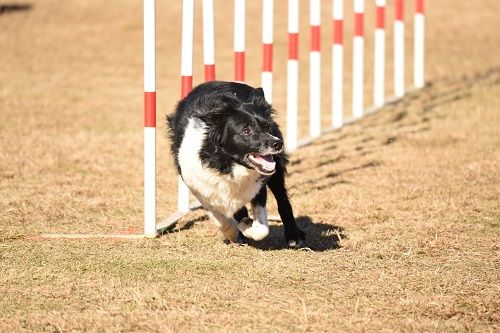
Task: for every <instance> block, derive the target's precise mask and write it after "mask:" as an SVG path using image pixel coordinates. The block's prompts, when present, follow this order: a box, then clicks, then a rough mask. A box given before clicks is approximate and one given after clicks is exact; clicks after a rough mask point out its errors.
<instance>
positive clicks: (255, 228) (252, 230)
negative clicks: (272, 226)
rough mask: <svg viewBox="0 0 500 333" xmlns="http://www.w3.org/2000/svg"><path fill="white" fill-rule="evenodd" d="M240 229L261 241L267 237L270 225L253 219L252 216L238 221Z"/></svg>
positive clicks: (246, 234)
mask: <svg viewBox="0 0 500 333" xmlns="http://www.w3.org/2000/svg"><path fill="white" fill-rule="evenodd" d="M238 229H240V231H241V233H242V234H243V235H244V236H245V237H248V238H251V239H253V240H256V241H260V240H262V239H264V238H266V237H267V235H268V234H269V227H268V226H267V225H264V224H260V223H258V222H256V221H253V220H252V219H251V218H248V217H246V218H244V219H242V220H241V221H240V223H238Z"/></svg>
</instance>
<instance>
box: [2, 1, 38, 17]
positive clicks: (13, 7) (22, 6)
mask: <svg viewBox="0 0 500 333" xmlns="http://www.w3.org/2000/svg"><path fill="white" fill-rule="evenodd" d="M32 8H33V5H32V4H29V3H6V4H1V3H0V15H1V14H7V13H13V12H20V11H27V10H30V9H32Z"/></svg>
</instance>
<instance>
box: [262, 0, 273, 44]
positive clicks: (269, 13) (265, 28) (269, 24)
mask: <svg viewBox="0 0 500 333" xmlns="http://www.w3.org/2000/svg"><path fill="white" fill-rule="evenodd" d="M273 12H274V0H262V43H263V44H272V43H273V15H274V13H273Z"/></svg>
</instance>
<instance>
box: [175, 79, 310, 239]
mask: <svg viewBox="0 0 500 333" xmlns="http://www.w3.org/2000/svg"><path fill="white" fill-rule="evenodd" d="M272 115H273V109H272V107H271V105H269V104H268V103H267V102H266V100H265V98H264V92H263V90H262V89H261V88H257V89H254V88H252V87H250V86H247V85H245V84H240V83H234V82H222V81H212V82H208V83H204V84H201V85H199V86H197V87H196V88H195V89H193V90H192V91H191V93H190V94H189V95H188V96H187V97H186V98H184V99H183V100H181V101H180V102H179V104H178V105H177V108H176V111H175V113H174V114H173V115H171V116H168V117H167V119H168V125H169V127H170V135H171V139H172V147H171V148H172V153H173V154H174V158H175V164H176V166H177V171H178V172H179V174H180V175H181V176H182V179H183V180H184V182H185V183H186V185H187V186H188V187H189V189H190V190H191V192H192V193H193V194H194V196H196V198H197V199H198V200H199V201H200V202H201V204H202V205H203V207H204V208H205V209H206V210H207V211H208V215H209V217H210V219H211V220H212V221H213V222H214V223H215V225H216V226H217V227H218V228H219V229H220V230H221V231H222V233H223V234H224V236H225V237H226V238H227V239H228V240H230V241H232V242H241V241H244V239H245V237H248V238H251V239H254V240H257V241H258V240H261V239H263V238H265V237H266V236H267V235H268V233H269V225H268V221H267V210H266V200H267V192H266V184H267V186H268V187H269V189H270V190H271V192H272V193H273V194H274V197H275V198H276V201H277V204H278V211H279V214H280V217H281V220H282V221H283V224H284V227H285V238H286V241H287V243H288V245H289V246H290V247H301V246H303V245H304V243H305V234H304V232H303V231H302V230H300V229H299V228H298V227H297V225H296V223H295V218H294V216H293V211H292V206H291V205H290V201H289V199H288V195H287V192H286V189H285V175H286V165H287V163H288V157H287V155H286V153H285V152H284V150H283V136H282V134H281V132H280V130H279V128H278V125H277V124H276V123H275V122H274V120H273V119H272ZM248 202H250V203H251V207H252V216H253V220H251V219H250V218H249V217H248V210H247V208H246V207H245V205H246V204H247V203H248Z"/></svg>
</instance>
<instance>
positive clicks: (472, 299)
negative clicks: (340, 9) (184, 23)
mask: <svg viewBox="0 0 500 333" xmlns="http://www.w3.org/2000/svg"><path fill="white" fill-rule="evenodd" d="M411 2H412V1H407V7H408V8H407V13H408V14H409V13H411V12H412V11H411ZM231 3H232V2H229V1H224V2H223V1H221V0H219V1H216V6H217V29H216V34H217V37H218V40H217V73H218V77H219V78H220V79H227V80H229V79H231V76H232V74H231V73H232V54H231V47H232V38H231V35H230V34H231V31H232V28H231V27H232V25H231V24H232V23H231V22H232V21H231V20H232V15H231V14H232V6H231V5H230V4H231ZM329 3H330V2H328V4H326V2H325V7H326V8H324V10H323V12H324V17H323V19H324V22H329V21H328V15H329V13H330V7H329ZM32 5H33V6H32V7H31V9H28V10H19V11H4V12H3V13H2V14H0V45H1V47H0V115H1V119H2V121H1V122H0V226H1V229H0V271H1V272H2V274H1V275H0V331H163V332H165V331H167V332H168V331H171V332H177V331H190V332H191V331H234V330H236V329H238V330H240V331H272V332H277V331H282V332H288V331H310V332H313V331H314V332H316V331H318V332H319V331H492V332H493V331H498V330H500V313H499V310H498V309H499V308H500V302H499V297H498V295H499V291H500V290H499V289H500V271H499V267H500V260H499V258H500V256H499V254H500V245H499V244H500V242H499V239H500V237H499V221H500V206H499V195H500V186H499V179H500V166H499V162H500V151H499V149H498V147H499V146H500V135H499V130H498V128H499V125H500V112H499V111H500V110H499V105H500V60H499V58H498V54H499V52H500V49H499V45H500V33H498V29H497V26H498V12H499V11H500V3H499V2H498V1H493V0H490V1H487V0H482V1H474V2H472V1H460V2H459V1H452V0H442V1H436V2H429V3H428V6H427V7H428V8H427V9H428V15H427V20H428V24H427V28H428V30H427V32H428V35H427V36H428V38H427V46H428V48H427V59H428V61H427V78H428V81H429V85H428V86H427V87H426V88H425V89H424V90H422V91H420V92H417V93H412V94H409V95H408V96H407V97H406V98H405V99H404V100H402V101H400V102H399V103H396V104H393V105H390V106H387V107H386V108H384V109H383V110H382V111H380V112H379V113H376V114H374V115H370V116H368V117H366V118H365V119H363V120H362V121H360V122H358V123H356V124H354V125H350V126H346V127H344V128H343V129H342V130H341V131H337V132H334V133H331V134H328V135H326V136H324V137H322V138H320V139H319V140H317V141H316V142H314V143H313V144H311V145H309V146H307V147H304V148H303V149H301V150H299V151H298V152H297V153H296V154H294V155H293V156H292V163H291V166H290V177H289V180H288V186H289V191H290V194H291V197H292V203H293V205H294V209H295V212H296V215H297V216H298V220H299V223H300V225H301V226H302V227H303V228H304V229H305V230H306V231H307V233H308V241H309V246H310V248H311V250H301V251H292V250H287V249H284V248H283V246H284V241H283V236H282V232H283V231H282V227H281V225H279V224H277V223H273V224H272V229H271V235H270V237H268V238H267V239H266V240H264V241H263V242H260V243H255V244H251V245H250V246H245V247H238V246H231V245H230V246H228V245H225V244H224V243H223V242H221V236H220V234H217V232H216V230H215V228H214V227H213V226H212V225H211V224H210V223H209V222H207V221H205V217H204V215H203V213H202V212H196V213H193V214H190V215H189V216H188V217H187V218H185V219H184V220H183V221H182V222H181V223H180V224H179V225H178V226H177V227H176V229H175V230H174V232H172V233H169V234H167V235H164V236H163V237H161V238H158V239H155V240H135V241H113V240H76V241H69V240H41V239H38V238H36V237H33V236H36V235H38V234H39V233H41V232H69V231H78V232H86V233H91V232H112V231H117V232H123V231H126V230H129V229H132V230H140V228H141V225H142V177H143V176H142V175H143V174H142V119H143V118H142V8H141V2H140V1H132V0H122V1H106V2H105V1H98V0H87V1H57V0H38V1H36V2H33V3H32ZM179 5H180V1H175V2H174V1H158V19H159V22H158V57H159V58H158V110H159V112H158V113H159V114H158V122H159V124H160V126H159V135H158V137H159V140H158V144H159V147H158V167H159V170H158V179H159V186H158V205H159V208H158V209H159V214H158V215H159V216H160V217H161V216H165V215H167V214H168V213H169V212H171V211H172V210H173V209H174V207H175V201H176V197H175V188H176V178H175V177H174V175H175V171H174V169H173V168H172V165H171V160H170V157H169V154H168V142H167V140H166V139H165V140H163V139H162V138H163V137H165V126H164V124H163V119H164V115H165V114H166V113H169V112H170V110H172V108H173V106H174V104H175V102H176V100H177V99H178V97H179V80H178V75H179V54H180V52H179V45H180V33H179V30H180V21H179V15H180V7H179ZM224 6H228V7H227V8H224ZM248 7H249V17H251V18H253V17H258V16H259V15H260V14H259V13H260V10H261V9H260V2H258V1H248ZM302 9H303V13H304V15H302V18H303V20H302V22H301V24H302V27H303V28H306V25H307V10H308V9H307V3H306V2H305V1H304V2H302ZM276 10H277V13H278V14H277V15H278V16H277V28H276V31H275V32H276V39H277V41H276V51H275V54H276V61H275V69H276V72H275V79H276V81H275V82H276V83H275V93H276V95H275V107H276V109H277V110H278V112H279V114H283V110H285V105H284V99H285V98H284V93H285V91H284V82H285V79H286V73H285V63H284V59H285V56H286V43H285V40H286V39H285V38H286V34H285V30H284V29H285V27H286V24H285V22H286V19H285V13H286V5H285V2H284V1H283V2H281V1H276ZM367 11H368V12H373V4H372V3H371V2H370V4H369V5H367ZM196 15H197V16H196V19H197V22H199V20H200V8H197V13H196ZM408 16H410V15H408ZM370 17H371V15H367V19H368V21H367V25H366V26H367V32H368V35H367V54H366V64H367V65H366V68H367V70H366V77H367V79H366V81H367V82H366V93H367V105H369V104H370V103H371V98H370V96H371V92H372V91H371V88H370V87H371V84H370V83H371V79H372V76H371V73H370V70H369V69H370V66H369V65H368V64H369V62H370V61H371V60H372V52H371V48H372V44H371V42H372V38H371V34H370V30H371V29H369V27H372V26H373V20H372V19H371V18H370ZM391 18H392V10H391V9H389V11H388V19H391ZM351 23H352V17H351V16H348V17H347V22H346V25H347V26H346V35H347V36H349V35H350V31H351V29H350V27H351V25H352V24H351ZM408 24H409V30H408V36H407V43H406V44H407V51H408V52H409V53H410V52H411V51H412V36H411V33H410V32H411V29H410V28H411V17H409V20H408ZM248 28H249V33H248V37H247V43H248V45H249V49H248V60H249V63H248V71H247V76H248V81H249V82H250V83H251V84H254V85H258V82H259V67H260V46H259V45H260V44H259V41H260V21H259V20H258V19H256V20H253V19H249V22H248ZM330 29H331V27H330V25H329V24H325V28H324V30H323V31H324V34H323V49H325V50H328V49H329V40H330V37H329V36H330V34H331V30H330ZM196 32H197V37H196V40H197V42H198V44H200V43H199V42H201V38H200V26H199V25H198V26H197V29H196ZM391 33H392V29H391V26H390V25H388V38H389V40H391V39H390V38H391V36H392V35H391ZM302 36H303V38H302V41H301V59H303V60H304V63H303V67H302V69H301V76H302V78H303V79H304V81H303V82H306V79H307V74H308V73H307V64H306V62H307V61H306V60H307V38H306V36H307V34H306V33H304V34H303V35H302ZM346 41H347V45H346V52H347V56H346V65H347V68H350V56H349V55H350V42H349V38H346ZM388 46H389V49H388V58H389V65H388V70H387V76H388V86H387V93H388V94H390V91H391V89H392V85H391V82H392V80H391V75H390V73H391V66H390V63H391V60H392V54H391V50H390V43H389V45H388ZM327 54H329V52H325V56H324V58H323V59H324V65H325V71H324V77H323V80H324V81H323V82H324V90H323V96H324V97H325V99H324V102H323V112H324V125H325V126H327V125H328V123H329V121H330V118H329V113H330V112H329V108H330V100H329V98H328V95H329V91H330V81H329V79H328V77H329V73H330V65H331V63H330V57H329V55H328V56H327ZM195 56H196V71H195V81H197V82H200V81H199V80H200V78H201V75H202V74H201V73H202V68H201V48H200V47H197V48H196V54H195ZM410 60H411V57H408V63H407V65H408V67H407V68H408V71H407V73H411V70H412V65H411V61H410ZM345 82H346V102H347V105H346V110H349V104H350V102H349V101H350V98H349V92H348V90H349V87H350V76H349V70H347V71H346V81H345ZM407 82H408V84H410V83H411V75H409V74H408V77H407ZM303 88H304V91H305V92H304V94H301V99H300V100H301V111H302V115H301V117H300V121H301V125H302V126H301V133H302V135H304V134H305V133H307V128H306V126H305V124H307V122H308V118H307V95H308V94H307V87H305V86H304V87H303ZM347 115H348V112H347V111H346V116H347ZM279 121H280V123H281V124H282V125H284V118H283V117H280V119H279ZM271 201H272V200H271ZM271 212H272V213H273V212H275V207H274V205H273V204H271Z"/></svg>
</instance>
